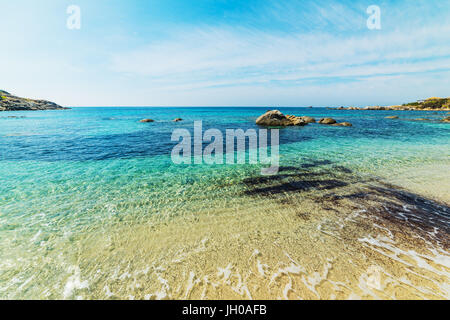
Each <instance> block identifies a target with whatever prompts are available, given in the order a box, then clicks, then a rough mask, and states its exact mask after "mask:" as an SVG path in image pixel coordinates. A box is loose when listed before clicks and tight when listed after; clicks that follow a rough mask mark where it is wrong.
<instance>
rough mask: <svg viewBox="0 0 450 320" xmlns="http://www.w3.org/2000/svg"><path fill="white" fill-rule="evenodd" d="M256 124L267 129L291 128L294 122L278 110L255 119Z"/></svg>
mask: <svg viewBox="0 0 450 320" xmlns="http://www.w3.org/2000/svg"><path fill="white" fill-rule="evenodd" d="M256 124H257V125H260V126H268V127H286V126H293V125H294V121H293V120H291V119H289V118H288V117H286V116H285V115H284V114H282V113H281V112H280V111H278V110H271V111H267V112H266V113H265V114H263V115H262V116H260V117H259V118H258V119H256Z"/></svg>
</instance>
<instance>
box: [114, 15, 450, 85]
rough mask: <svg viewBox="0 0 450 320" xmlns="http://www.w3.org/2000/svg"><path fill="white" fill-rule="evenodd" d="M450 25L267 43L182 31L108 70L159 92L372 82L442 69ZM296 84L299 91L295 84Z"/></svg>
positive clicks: (256, 34)
mask: <svg viewBox="0 0 450 320" xmlns="http://www.w3.org/2000/svg"><path fill="white" fill-rule="evenodd" d="M449 53H450V25H449V24H447V25H445V26H439V27H433V28H427V29H420V30H417V31H416V32H399V31H392V32H381V33H380V32H378V33H377V32H373V31H369V30H368V31H367V32H365V33H360V34H359V35H355V36H353V37H339V36H337V37H333V36H331V35H329V34H324V33H322V34H284V35H274V34H271V33H265V32H260V31H252V30H248V29H226V30H224V29H206V30H190V31H186V32H183V33H181V34H177V35H175V36H174V37H173V38H172V39H171V40H166V41H163V42H159V43H153V44H149V45H147V46H145V47H142V48H141V49H138V50H133V51H130V52H126V53H120V54H115V55H113V56H112V59H111V69H112V70H114V71H115V72H120V73H125V74H130V75H134V76H139V77H142V78H143V79H145V80H146V81H149V82H150V83H151V84H152V86H155V87H156V88H161V89H166V90H170V89H174V90H175V89H181V88H183V89H185V90H188V89H198V88H206V87H211V86H235V85H241V84H264V83H269V82H271V83H273V82H274V81H283V84H284V85H286V84H287V83H286V81H295V83H297V84H299V81H301V80H302V79H310V78H320V77H323V78H330V77H334V78H345V77H374V76H379V75H384V74H404V75H407V74H408V73H424V72H428V71H433V72H436V71H437V70H440V69H441V70H446V69H450V56H449ZM300 84H301V83H300Z"/></svg>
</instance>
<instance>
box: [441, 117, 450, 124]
mask: <svg viewBox="0 0 450 320" xmlns="http://www.w3.org/2000/svg"><path fill="white" fill-rule="evenodd" d="M442 122H446V123H450V117H445V118H444V119H442Z"/></svg>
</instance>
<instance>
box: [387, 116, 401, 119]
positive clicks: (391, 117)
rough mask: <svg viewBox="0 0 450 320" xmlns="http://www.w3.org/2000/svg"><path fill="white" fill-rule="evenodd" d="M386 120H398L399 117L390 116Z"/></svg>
mask: <svg viewBox="0 0 450 320" xmlns="http://www.w3.org/2000/svg"><path fill="white" fill-rule="evenodd" d="M385 119H398V117H397V116H389V117H386V118H385Z"/></svg>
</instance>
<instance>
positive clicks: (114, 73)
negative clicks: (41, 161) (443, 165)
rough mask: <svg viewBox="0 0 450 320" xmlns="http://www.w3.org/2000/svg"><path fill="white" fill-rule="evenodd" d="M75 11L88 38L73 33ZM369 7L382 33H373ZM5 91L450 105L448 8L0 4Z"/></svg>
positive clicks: (225, 101) (187, 102)
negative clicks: (71, 12) (70, 22)
mask: <svg viewBox="0 0 450 320" xmlns="http://www.w3.org/2000/svg"><path fill="white" fill-rule="evenodd" d="M69 5H78V6H79V7H80V8H81V19H82V20H81V29H80V30H69V29H67V28H66V20H67V18H68V14H67V13H66V10H67V7H68V6H69ZM370 5H377V6H379V7H380V8H381V27H382V28H381V30H369V29H368V28H367V25H366V21H367V19H368V17H369V15H368V14H367V13H366V10H367V8H368V7H369V6H370ZM0 8H1V11H2V14H1V19H0V40H1V41H0V59H1V60H0V61H2V64H1V70H0V89H5V90H7V91H10V92H11V93H14V94H17V95H20V96H26V97H35V98H45V99H49V100H53V101H55V102H57V103H60V104H63V105H67V106H122V105H127V106H309V105H314V106H340V105H357V106H363V105H374V104H377V105H378V104H379V105H388V104H397V103H403V102H407V101H413V100H417V99H421V98H426V97H429V96H450V94H449V93H450V92H449V88H450V19H448V17H449V16H450V1H422V0H416V1H407V0H405V1H378V0H371V1H324V0H316V1H308V0H291V1H283V0H278V1H274V0H266V1H263V0H245V1H244V0H242V1H237V0H190V1H181V0H159V1H156V0H147V1H144V0H127V1H125V0H122V1H118V0H96V1H92V0H70V1H66V0H40V1H35V0H15V1H9V0H8V1H7V0H0Z"/></svg>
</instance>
